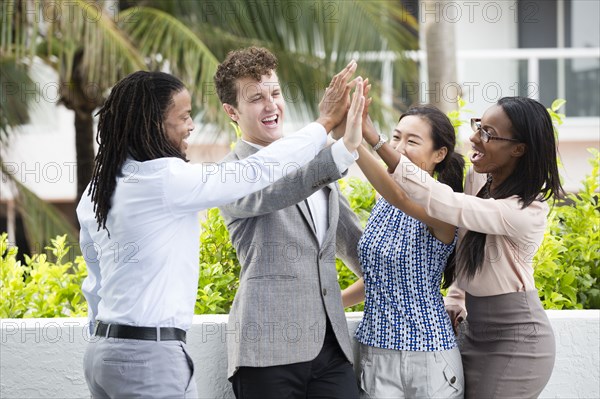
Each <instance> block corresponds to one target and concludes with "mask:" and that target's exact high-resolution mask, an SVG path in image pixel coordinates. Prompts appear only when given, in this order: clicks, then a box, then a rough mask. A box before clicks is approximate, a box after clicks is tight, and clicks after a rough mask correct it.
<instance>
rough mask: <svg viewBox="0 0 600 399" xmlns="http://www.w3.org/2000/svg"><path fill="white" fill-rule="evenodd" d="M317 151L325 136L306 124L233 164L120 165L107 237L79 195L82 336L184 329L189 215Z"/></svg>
mask: <svg viewBox="0 0 600 399" xmlns="http://www.w3.org/2000/svg"><path fill="white" fill-rule="evenodd" d="M325 144H326V132H325V129H324V128H323V126H322V125H320V124H318V123H311V124H309V125H308V126H306V127H305V128H303V129H302V130H300V131H299V132H297V133H296V134H293V135H290V136H287V137H285V138H283V139H281V140H278V141H276V142H275V143H273V144H272V145H270V146H269V147H268V148H265V149H264V150H263V151H260V152H258V153H256V154H253V155H252V156H250V157H248V158H246V159H243V160H240V161H236V162H228V163H223V164H189V163H186V162H184V161H183V160H181V159H178V158H159V159H154V160H151V161H146V162H138V161H134V160H127V161H126V162H125V163H124V164H123V167H122V169H121V171H122V174H121V176H119V177H118V178H117V185H116V188H115V192H114V194H113V197H112V206H111V209H110V211H109V213H108V218H107V222H106V227H107V229H108V231H109V232H110V238H109V237H108V232H107V231H106V230H104V229H98V224H97V222H96V220H95V214H94V210H93V203H92V202H91V199H90V197H89V196H88V195H86V194H84V195H83V197H82V199H81V201H80V202H79V205H78V206H77V216H78V218H79V223H80V225H81V233H80V245H81V251H82V253H83V255H84V258H85V260H86V263H87V267H88V277H87V278H86V279H85V281H84V282H83V286H82V291H83V294H84V296H85V298H86V300H87V302H88V317H89V319H90V322H91V323H90V331H92V329H93V324H94V321H95V320H102V321H104V322H107V323H118V324H128V325H135V326H150V327H156V326H161V327H178V328H181V329H184V330H187V329H188V328H189V327H190V325H191V322H192V317H193V314H194V304H195V302H196V292H197V285H198V272H199V271H198V256H199V243H198V238H199V234H200V226H199V221H198V217H197V212H198V211H200V210H203V209H206V208H210V207H216V206H218V205H223V204H226V203H229V202H233V201H235V200H237V199H239V198H242V197H244V196H245V195H248V194H251V193H253V192H255V191H258V190H261V189H263V188H264V187H266V186H268V185H269V184H271V183H273V182H274V181H276V180H278V179H280V178H281V177H283V176H284V175H285V174H286V173H287V172H289V173H292V172H293V171H295V170H296V169H297V167H289V166H290V165H296V166H301V165H304V164H306V163H308V162H309V161H310V160H312V159H313V158H314V157H315V155H316V154H317V153H318V152H319V151H320V150H321V149H322V148H323V147H324V146H325ZM86 193H87V190H86Z"/></svg>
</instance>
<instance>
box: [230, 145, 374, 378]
mask: <svg viewBox="0 0 600 399" xmlns="http://www.w3.org/2000/svg"><path fill="white" fill-rule="evenodd" d="M256 151H257V149H256V148H254V147H252V146H251V145H249V144H247V143H245V142H243V141H241V140H240V141H238V143H237V145H236V147H235V148H234V150H233V151H232V152H231V153H230V154H229V155H228V156H227V157H226V158H225V159H224V161H229V160H236V159H243V158H246V157H247V156H249V155H250V154H253V153H254V152H256ZM341 177H342V176H341V175H340V173H339V171H338V170H337V167H336V166H335V164H334V162H333V157H332V155H331V147H327V148H325V149H324V150H322V151H321V152H320V153H319V154H318V155H317V157H316V158H315V159H314V160H313V161H311V162H310V163H308V164H307V165H306V166H304V167H303V168H301V169H299V170H298V171H297V172H296V173H295V175H293V176H291V177H287V178H283V179H281V180H279V181H277V182H275V183H274V184H272V185H271V186H269V187H267V188H265V189H263V190H262V191H259V192H257V193H254V194H251V195H249V196H246V197H244V198H242V199H240V200H238V201H237V202H234V203H232V204H229V205H226V206H223V207H221V208H220V210H221V214H222V215H223V217H224V218H225V222H226V224H227V228H228V230H229V233H230V235H231V241H232V243H233V246H234V247H235V249H236V251H237V256H238V259H239V261H240V264H241V272H240V277H239V278H240V286H239V289H238V292H237V294H236V296H235V299H234V301H233V305H232V308H231V311H230V314H229V322H228V326H227V331H226V334H225V337H226V341H227V352H228V377H231V376H232V375H233V374H234V373H235V371H236V370H237V368H238V367H241V366H247V367H268V366H275V365H283V364H292V363H298V362H306V361H310V360H312V359H314V358H315V357H316V356H317V355H318V354H319V351H320V350H321V347H322V346H323V340H324V336H325V327H326V321H325V320H326V319H325V315H326V314H327V315H328V316H329V320H330V321H331V324H332V327H333V331H334V332H335V335H336V337H337V340H338V342H339V344H340V346H341V348H342V350H343V351H344V354H345V355H346V358H347V359H348V361H349V362H352V359H353V357H352V349H351V346H350V336H349V334H348V326H347V324H346V317H345V315H344V308H343V306H342V299H341V294H340V287H339V284H338V281H337V272H336V269H335V257H336V253H337V254H338V256H339V257H340V258H341V259H342V260H343V261H344V263H345V264H346V265H347V266H348V267H350V268H351V269H352V271H353V272H354V273H355V274H357V275H359V276H361V275H362V271H361V269H360V264H359V261H358V253H357V244H358V240H359V238H360V236H361V234H362V229H361V227H360V222H359V220H358V218H357V216H356V215H355V214H354V212H352V210H351V209H350V207H349V205H348V201H347V200H346V199H345V198H344V196H343V195H342V194H341V193H340V191H339V187H338V185H337V183H335V182H336V180H338V179H339V178H341ZM319 189H323V190H326V191H327V192H328V197H329V228H328V230H327V232H326V235H325V239H324V241H323V244H322V245H321V246H320V245H319V242H318V240H317V236H316V234H315V228H314V224H313V221H312V218H311V216H310V211H309V209H308V207H307V206H306V203H305V201H304V199H306V198H307V197H309V196H310V195H311V194H313V193H314V192H316V191H317V190H319Z"/></svg>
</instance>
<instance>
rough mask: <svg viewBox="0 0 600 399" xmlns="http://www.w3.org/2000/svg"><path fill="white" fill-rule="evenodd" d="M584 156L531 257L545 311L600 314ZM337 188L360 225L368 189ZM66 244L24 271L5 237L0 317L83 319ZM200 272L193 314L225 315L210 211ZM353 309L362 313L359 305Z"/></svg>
mask: <svg viewBox="0 0 600 399" xmlns="http://www.w3.org/2000/svg"><path fill="white" fill-rule="evenodd" d="M590 151H591V152H592V155H593V157H592V159H591V161H590V162H591V164H592V173H591V174H590V175H589V176H588V177H587V178H586V179H585V181H584V182H583V183H584V188H583V190H582V191H581V192H580V193H578V194H577V195H573V194H571V195H569V196H568V198H567V201H566V202H565V203H563V204H555V205H554V206H553V207H552V210H551V212H550V215H549V218H548V228H547V231H546V235H545V238H544V242H543V243H542V246H541V247H540V249H539V251H538V252H537V254H536V256H535V258H534V267H535V279H536V285H537V287H538V289H539V294H540V298H541V300H542V302H543V304H544V307H545V308H546V309H600V290H599V289H598V286H599V284H598V281H599V280H600V211H599V209H598V193H597V191H598V187H599V185H598V179H599V174H598V168H599V163H600V155H599V153H598V151H597V150H590ZM340 187H341V189H342V191H343V193H344V194H345V195H346V197H347V198H348V200H349V202H350V205H351V207H352V209H353V210H354V211H355V212H356V213H357V214H358V215H359V217H360V219H361V220H362V222H363V224H364V223H366V220H367V218H368V215H369V212H370V211H371V208H372V207H373V204H374V202H375V192H374V190H373V189H372V187H371V186H370V185H369V184H368V183H366V182H364V181H361V180H360V179H358V178H350V179H344V180H341V181H340ZM65 240H66V238H65V236H62V237H57V238H55V239H53V240H51V243H52V245H51V246H49V247H47V248H46V249H47V250H48V254H40V255H34V256H32V257H29V256H25V264H22V263H21V262H20V261H17V251H18V249H17V248H15V247H12V248H11V247H8V242H7V236H6V234H2V235H1V236H0V254H1V258H0V277H1V280H0V297H1V298H2V300H1V302H0V318H21V317H65V316H83V315H85V314H86V309H87V306H86V304H85V300H84V299H83V297H82V294H81V282H82V281H83V278H84V277H85V276H86V273H87V271H86V266H85V262H84V260H83V258H82V257H81V256H79V257H77V258H75V259H74V260H73V261H70V260H67V259H68V254H69V251H70V249H71V248H69V246H68V245H67V244H66V242H65ZM49 258H52V259H54V261H50V260H49ZM199 267H200V279H199V284H198V296H197V301H196V307H195V312H196V313H197V314H205V313H228V312H229V309H230V307H231V303H232V301H233V297H234V295H235V292H236V291H237V287H238V278H237V277H238V275H239V271H240V265H239V263H238V261H237V258H236V255H235V250H234V249H233V246H232V245H231V241H230V239H229V233H228V232H227V229H226V228H225V225H224V223H223V219H222V218H221V216H220V214H219V211H218V210H217V209H211V210H209V211H208V213H207V218H206V220H205V221H204V222H203V223H202V234H201V237H200V259H199ZM336 267H337V268H338V276H339V283H340V287H341V288H345V287H347V286H348V285H350V284H351V283H352V282H354V281H355V276H354V275H353V274H352V272H351V271H350V270H349V269H348V268H346V267H345V266H344V265H343V263H342V262H341V261H340V260H339V259H338V260H337V263H336ZM352 310H362V305H358V306H356V307H354V308H352Z"/></svg>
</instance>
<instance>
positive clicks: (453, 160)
mask: <svg viewBox="0 0 600 399" xmlns="http://www.w3.org/2000/svg"><path fill="white" fill-rule="evenodd" d="M406 116H416V117H419V118H421V119H423V120H424V121H426V122H427V124H428V125H429V126H430V127H431V139H432V140H433V149H434V150H439V149H440V148H442V147H446V149H447V150H448V152H447V153H446V157H445V158H444V159H443V160H442V162H440V163H438V164H437V165H436V166H435V169H434V172H435V173H437V177H438V181H439V182H440V183H444V184H446V185H448V186H450V187H452V190H454V191H456V192H459V193H462V192H463V176H464V170H465V160H464V158H463V156H462V155H461V154H459V153H457V152H456V151H454V147H455V146H456V132H455V131H454V127H453V126H452V123H451V122H450V119H448V117H447V116H446V115H445V114H444V113H443V112H442V111H440V110H439V109H438V108H436V107H434V106H432V105H417V106H412V107H410V108H409V109H408V110H407V111H406V112H405V113H404V114H402V116H400V119H399V120H398V122H400V121H401V120H402V118H404V117H406ZM455 255H456V250H454V251H452V253H451V254H450V256H449V257H448V260H447V262H446V267H445V269H444V279H443V283H442V288H448V287H449V286H450V285H451V284H452V282H453V281H454V275H455V269H456V261H455Z"/></svg>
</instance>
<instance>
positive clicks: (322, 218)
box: [243, 140, 358, 244]
mask: <svg viewBox="0 0 600 399" xmlns="http://www.w3.org/2000/svg"><path fill="white" fill-rule="evenodd" d="M243 141H244V142H245V143H247V144H248V145H251V146H252V147H255V148H258V149H259V150H260V149H262V148H265V147H264V146H261V145H258V144H254V143H251V142H249V141H246V140H243ZM331 156H332V158H333V162H334V163H335V166H336V167H337V170H338V171H339V172H340V174H342V173H344V172H345V171H346V170H347V169H348V167H350V165H352V164H353V163H354V161H355V160H357V159H358V152H357V151H354V152H352V153H350V152H349V151H348V149H347V148H346V145H345V144H344V142H343V141H342V140H338V141H336V142H335V143H334V144H332V146H331ZM306 205H307V206H308V210H309V211H310V216H311V217H312V220H313V223H314V225H315V230H316V233H317V240H318V241H319V244H322V243H323V240H324V239H325V233H326V232H327V229H328V228H329V196H328V195H327V192H325V190H323V189H320V190H318V191H316V192H314V193H313V194H312V195H311V196H310V197H308V198H306Z"/></svg>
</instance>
